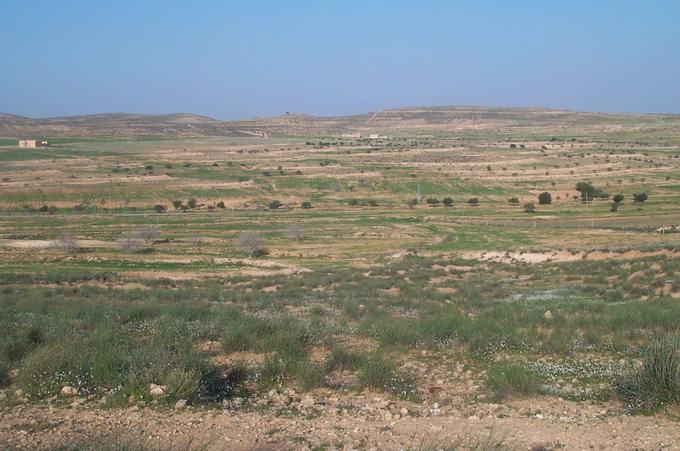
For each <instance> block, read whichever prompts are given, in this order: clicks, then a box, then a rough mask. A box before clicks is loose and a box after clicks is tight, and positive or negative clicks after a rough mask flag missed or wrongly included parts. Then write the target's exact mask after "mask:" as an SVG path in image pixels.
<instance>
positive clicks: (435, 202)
mask: <svg viewBox="0 0 680 451" xmlns="http://www.w3.org/2000/svg"><path fill="white" fill-rule="evenodd" d="M425 202H427V203H428V204H429V205H438V204H439V199H437V198H436V197H428V198H427V200H426V201H425Z"/></svg>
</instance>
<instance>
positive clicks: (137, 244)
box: [116, 236, 146, 254]
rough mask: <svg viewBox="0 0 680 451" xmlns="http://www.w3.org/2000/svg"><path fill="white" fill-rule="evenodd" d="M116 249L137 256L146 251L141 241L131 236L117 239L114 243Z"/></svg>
mask: <svg viewBox="0 0 680 451" xmlns="http://www.w3.org/2000/svg"><path fill="white" fill-rule="evenodd" d="M116 247H117V248H118V249H120V250H121V251H123V252H126V253H128V254H138V253H140V252H144V251H145V250H146V248H145V247H144V243H143V242H142V240H140V239H139V238H135V237H131V236H126V237H122V238H119V239H118V240H117V241H116Z"/></svg>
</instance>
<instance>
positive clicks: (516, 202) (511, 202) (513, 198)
mask: <svg viewBox="0 0 680 451" xmlns="http://www.w3.org/2000/svg"><path fill="white" fill-rule="evenodd" d="M508 203H509V204H511V205H519V199H518V198H516V197H511V198H510V199H508Z"/></svg>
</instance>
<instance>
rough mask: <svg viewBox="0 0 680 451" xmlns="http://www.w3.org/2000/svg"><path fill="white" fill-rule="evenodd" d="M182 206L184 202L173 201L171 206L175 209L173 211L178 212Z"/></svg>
mask: <svg viewBox="0 0 680 451" xmlns="http://www.w3.org/2000/svg"><path fill="white" fill-rule="evenodd" d="M183 204H184V202H182V201H181V200H173V201H172V206H173V207H174V208H175V210H179V209H180V208H181V207H182V205H183Z"/></svg>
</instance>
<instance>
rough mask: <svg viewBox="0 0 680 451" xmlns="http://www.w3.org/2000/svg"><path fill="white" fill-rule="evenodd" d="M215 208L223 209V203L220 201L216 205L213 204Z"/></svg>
mask: <svg viewBox="0 0 680 451" xmlns="http://www.w3.org/2000/svg"><path fill="white" fill-rule="evenodd" d="M215 206H216V207H217V208H225V205H224V201H223V200H221V201H219V202H217V203H216V204H215Z"/></svg>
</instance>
